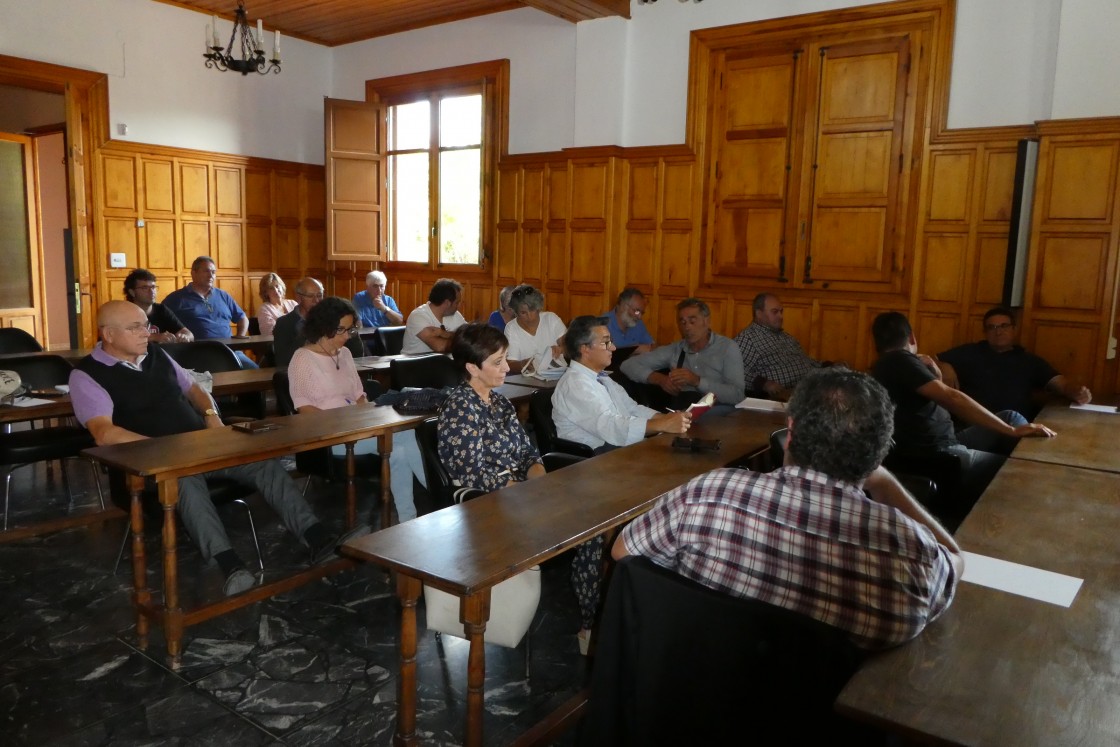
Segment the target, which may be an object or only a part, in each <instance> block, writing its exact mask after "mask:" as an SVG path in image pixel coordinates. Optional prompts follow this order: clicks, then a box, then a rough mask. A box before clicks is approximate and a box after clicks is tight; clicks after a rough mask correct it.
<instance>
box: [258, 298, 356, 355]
mask: <svg viewBox="0 0 1120 747" xmlns="http://www.w3.org/2000/svg"><path fill="white" fill-rule="evenodd" d="M322 300H323V284H322V283H320V282H319V281H318V280H316V279H315V278H310V277H308V278H301V279H300V281H299V282H298V283H296V307H295V308H294V309H292V310H291V311H289V312H288V313H287V314H285V315H284V316H282V317H280V318H279V319H277V320H276V326H275V327H274V328H273V330H272V357H273V358H274V359H275V360H276V365H277V366H279V367H280V368H285V367H286V366H287V365H288V364H289V363H291V362H292V356H293V355H295V353H296V351H297V350H299V349H300V348H301V347H303V344H304V343H305V342H306V340H305V339H304V338H303V324H304V322H305V321H307V315H308V313H310V312H311V310H312V309H313V308H315V307H316V306H317V305H318V304H319V302H320V301H322ZM346 349H347V350H349V351H350V355H351V356H352V357H354V358H361V357H362V356H363V355H365V354H366V348H365V345H363V344H362V338H360V337H358V336H357V335H350V336H348V337H347V338H346Z"/></svg>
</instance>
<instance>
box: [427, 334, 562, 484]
mask: <svg viewBox="0 0 1120 747" xmlns="http://www.w3.org/2000/svg"><path fill="white" fill-rule="evenodd" d="M508 348H509V341H508V340H507V339H506V336H505V335H504V334H502V333H501V332H500V331H499V330H497V329H494V328H493V327H491V326H489V325H486V324H465V325H463V326H462V327H460V328H459V329H458V330H457V331H456V334H455V337H454V339H452V341H451V357H452V358H454V360H455V364H456V365H457V366H458V367H459V370H460V371H461V372H462V374H463V383H462V384H460V385H459V386H458V387H457V388H456V389H455V390H454V391H453V392H452V393H451V396H450V397H448V398H447V401H446V402H444V404H443V408H442V409H441V410H440V414H439V458H440V461H442V462H443V465H444V467H445V468H446V469H447V472H448V473H449V474H450V475H451V477H452V479H454V480H456V481H458V483H459V484H460V485H462V486H464V487H469V488H478V489H480V490H485V491H487V492H489V491H491V490H497V489H498V488H503V487H505V486H506V485H510V484H513V483H515V482H521V481H522V480H528V479H531V478H534V477H540V476H541V475H543V474H544V465H543V464H542V463H541V458H540V455H539V454H538V453H537V449H536V447H534V446H533V444H532V442H531V441H530V440H529V434H527V433H526V432H525V429H524V428H523V427H522V426H521V423H520V422H518V420H517V411H516V410H514V407H513V405H512V404H510V401H509V400H508V399H506V398H505V397H503V396H502V395H501V394H498V393H497V392H495V391H494V389H495V388H496V387H499V386H501V385H502V384H503V383H505V380H506V373H507V372H508V371H509V364H508V363H507V362H506V351H507V350H508Z"/></svg>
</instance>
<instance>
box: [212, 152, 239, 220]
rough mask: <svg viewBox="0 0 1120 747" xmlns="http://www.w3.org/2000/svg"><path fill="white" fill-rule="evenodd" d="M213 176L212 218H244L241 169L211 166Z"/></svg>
mask: <svg viewBox="0 0 1120 747" xmlns="http://www.w3.org/2000/svg"><path fill="white" fill-rule="evenodd" d="M211 171H212V172H213V174H214V216H215V217H218V218H223V219H226V220H230V219H235V218H244V217H245V213H244V208H243V199H242V196H243V195H242V193H243V184H242V182H243V179H242V174H241V169H240V168H237V167H231V166H217V165H215V166H212V167H211Z"/></svg>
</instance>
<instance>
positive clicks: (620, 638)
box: [579, 556, 861, 745]
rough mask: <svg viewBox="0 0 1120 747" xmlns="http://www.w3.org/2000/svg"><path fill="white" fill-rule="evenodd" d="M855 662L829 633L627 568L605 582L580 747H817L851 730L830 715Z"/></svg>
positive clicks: (652, 568)
mask: <svg viewBox="0 0 1120 747" xmlns="http://www.w3.org/2000/svg"><path fill="white" fill-rule="evenodd" d="M860 658H861V653H860V652H859V650H858V649H857V648H856V647H855V646H854V644H852V643H851V641H850V640H849V639H848V637H847V636H846V635H845V634H844V632H843V631H841V630H840V629H838V628H834V627H831V626H829V625H825V624H824V623H821V622H818V621H817V620H814V619H812V618H810V617H807V616H804V615H800V614H797V613H794V612H791V611H789V610H785V609H782V608H780V607H776V606H773V605H769V604H766V603H763V602H759V601H756V600H750V599H740V598H736V597H733V596H731V595H729V594H725V593H722V592H717V591H714V590H712V589H708V588H706V587H704V586H702V585H700V584H698V583H696V582H694V581H692V580H689V579H686V578H685V577H684V576H681V575H680V574H678V573H676V572H675V571H671V570H668V569H665V568H662V567H661V566H658V565H656V564H655V563H653V562H652V561H650V560H649V559H648V558H644V557H640V556H630V557H627V558H624V559H623V560H621V561H620V562H619V563H618V564H617V565H616V566H615V569H614V571H613V573H612V576H611V582H610V587H609V590H608V592H607V600H606V604H605V606H604V610H603V618H602V622H601V624H600V628H599V637H598V644H597V652H596V658H595V667H594V669H593V670H592V681H591V693H590V699H589V702H588V705H587V709H586V711H585V717H584V719H583V723H582V724H581V734H580V737H581V739H580V740H579V744H581V745H651V744H742V743H743V739H744V734H745V733H747V732H745V731H744V729H748V730H749V733H750V741H751V743H753V744H820V743H826V742H825V737H827V738H828V739H829V740H831V739H832V738H833V735H834V732H835V733H836V734H843V733H844V730H845V729H846V728H851V727H850V725H848V724H846V723H845V722H842V721H840V720H839V719H837V718H835V717H833V716H832V713H831V711H832V703H833V701H834V700H835V698H836V696H837V695H838V694H839V692H840V689H841V688H842V687H843V685H844V683H845V682H846V681H847V680H848V678H849V677H850V676H851V674H852V673H853V672H854V671H855V668H856V667H857V666H858V664H859V661H860ZM682 682H683V683H703V687H683V688H682V687H681V683H682ZM681 714H687V717H686V718H681ZM844 741H845V740H843V739H842V740H841V743H843V742H844ZM847 743H849V744H852V743H860V742H858V741H857V742H852V741H848V742H847Z"/></svg>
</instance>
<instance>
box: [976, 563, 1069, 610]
mask: <svg viewBox="0 0 1120 747" xmlns="http://www.w3.org/2000/svg"><path fill="white" fill-rule="evenodd" d="M961 555H963V556H964V576H963V578H962V580H963V581H967V582H969V583H971V584H976V585H978V586H987V587H988V588H989V589H997V590H999V591H1006V592H1009V593H1011V594H1018V595H1019V596H1021V597H1027V598H1029V599H1037V600H1039V601H1040V602H1048V603H1050V604H1056V605H1059V606H1061V607H1069V606H1070V605H1071V604H1073V600H1074V598H1075V597H1077V592H1078V591H1080V590H1081V584H1082V583H1084V581H1083V580H1082V579H1080V578H1074V577H1073V576H1065V575H1063V574H1061V573H1053V572H1052V571H1044V570H1042V569H1041V568H1032V567H1031V566H1029V565H1020V564H1019V563H1011V562H1009V561H1006V560H999V559H998V558H989V557H988V556H986V555H977V554H976V553H971V552H963V553H961Z"/></svg>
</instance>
